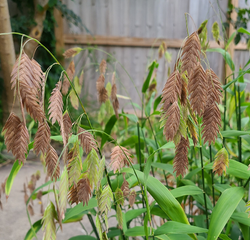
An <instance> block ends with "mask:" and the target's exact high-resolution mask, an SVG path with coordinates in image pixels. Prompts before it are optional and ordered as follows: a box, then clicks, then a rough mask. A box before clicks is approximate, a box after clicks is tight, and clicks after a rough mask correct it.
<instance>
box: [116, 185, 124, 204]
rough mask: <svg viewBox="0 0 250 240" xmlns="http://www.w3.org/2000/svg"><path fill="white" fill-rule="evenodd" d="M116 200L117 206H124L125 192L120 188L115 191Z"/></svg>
mask: <svg viewBox="0 0 250 240" xmlns="http://www.w3.org/2000/svg"><path fill="white" fill-rule="evenodd" d="M115 200H116V204H117V206H118V205H120V204H121V205H123V204H124V197H123V192H122V190H121V189H120V188H119V187H118V188H116V190H115Z"/></svg>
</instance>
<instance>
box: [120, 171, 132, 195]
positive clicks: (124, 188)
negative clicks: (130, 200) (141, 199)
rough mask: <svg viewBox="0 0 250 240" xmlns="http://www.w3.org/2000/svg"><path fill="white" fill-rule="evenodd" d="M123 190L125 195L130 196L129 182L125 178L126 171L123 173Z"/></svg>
mask: <svg viewBox="0 0 250 240" xmlns="http://www.w3.org/2000/svg"><path fill="white" fill-rule="evenodd" d="M121 190H122V192H123V196H124V197H128V196H129V194H130V189H129V183H128V181H127V180H126V178H125V173H123V183H122V186H121Z"/></svg>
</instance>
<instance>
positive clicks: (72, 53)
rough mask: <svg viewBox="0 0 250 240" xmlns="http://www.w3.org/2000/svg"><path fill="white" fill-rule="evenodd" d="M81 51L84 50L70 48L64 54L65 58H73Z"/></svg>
mask: <svg viewBox="0 0 250 240" xmlns="http://www.w3.org/2000/svg"><path fill="white" fill-rule="evenodd" d="M81 51H82V49H81V48H79V47H74V48H69V49H67V50H66V51H65V52H64V53H63V56H64V57H65V58H71V57H74V56H75V55H77V54H78V53H80V52H81Z"/></svg>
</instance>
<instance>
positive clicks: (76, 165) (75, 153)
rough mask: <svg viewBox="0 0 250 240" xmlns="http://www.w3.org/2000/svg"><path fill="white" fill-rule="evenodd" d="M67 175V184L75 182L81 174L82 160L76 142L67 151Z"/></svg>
mask: <svg viewBox="0 0 250 240" xmlns="http://www.w3.org/2000/svg"><path fill="white" fill-rule="evenodd" d="M67 169H68V175H69V185H70V186H71V185H72V184H77V181H78V179H79V177H80V175H81V169H82V160H81V157H80V153H79V145H78V142H76V143H75V144H74V147H73V148H72V149H71V150H70V152H69V153H68V165H67Z"/></svg>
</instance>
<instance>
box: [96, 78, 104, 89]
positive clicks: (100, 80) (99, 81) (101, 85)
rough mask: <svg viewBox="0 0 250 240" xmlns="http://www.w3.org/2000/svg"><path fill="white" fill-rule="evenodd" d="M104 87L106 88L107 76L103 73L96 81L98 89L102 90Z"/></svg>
mask: <svg viewBox="0 0 250 240" xmlns="http://www.w3.org/2000/svg"><path fill="white" fill-rule="evenodd" d="M103 88H105V77H104V75H102V74H101V75H100V76H99V78H98V79H97V81H96V90H97V92H100V91H101V90H102V89H103Z"/></svg>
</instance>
